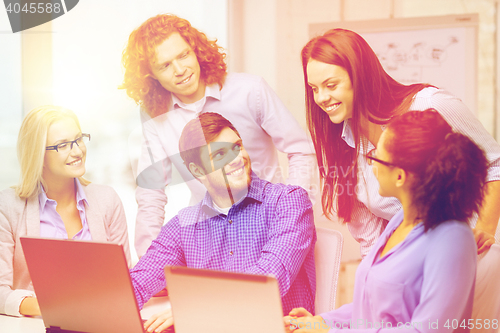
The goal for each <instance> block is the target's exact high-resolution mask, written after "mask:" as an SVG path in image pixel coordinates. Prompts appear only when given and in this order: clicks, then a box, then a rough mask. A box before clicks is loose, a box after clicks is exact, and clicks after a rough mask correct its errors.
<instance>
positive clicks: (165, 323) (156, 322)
mask: <svg viewBox="0 0 500 333" xmlns="http://www.w3.org/2000/svg"><path fill="white" fill-rule="evenodd" d="M172 325H174V317H173V316H172V308H168V309H166V310H165V311H162V312H158V313H155V314H154V315H152V316H151V317H150V318H149V319H148V320H146V322H145V323H144V329H145V330H146V331H147V332H162V331H164V330H166V329H167V328H169V327H171V326H172Z"/></svg>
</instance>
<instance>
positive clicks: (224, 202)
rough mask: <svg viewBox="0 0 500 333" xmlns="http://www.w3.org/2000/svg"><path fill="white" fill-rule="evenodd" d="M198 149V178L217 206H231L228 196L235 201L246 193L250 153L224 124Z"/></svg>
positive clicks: (249, 170) (248, 180)
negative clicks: (217, 132) (220, 129)
mask: <svg viewBox="0 0 500 333" xmlns="http://www.w3.org/2000/svg"><path fill="white" fill-rule="evenodd" d="M200 153H201V163H202V165H201V168H202V170H201V171H200V172H201V173H202V174H203V175H202V176H201V177H198V178H199V179H200V181H201V182H202V183H203V185H205V187H206V188H207V191H208V192H209V193H210V196H211V197H212V199H213V200H214V201H215V202H216V204H217V205H218V206H219V207H222V208H224V207H229V206H231V205H232V204H233V202H231V200H230V196H232V198H233V201H234V202H236V201H238V200H239V199H240V198H242V197H243V196H245V195H246V194H247V192H248V187H249V186H250V181H251V176H250V174H251V172H252V169H251V163H250V157H249V156H248V153H247V151H246V150H245V148H244V147H243V144H242V141H241V138H240V137H239V136H238V135H237V134H236V133H235V132H234V131H233V130H232V129H230V128H228V127H226V128H224V129H223V130H222V131H221V132H220V134H219V135H218V136H217V137H216V138H215V139H214V140H213V141H212V142H210V143H209V144H208V145H207V146H205V147H202V148H201V149H200ZM192 166H193V163H191V164H190V167H192Z"/></svg>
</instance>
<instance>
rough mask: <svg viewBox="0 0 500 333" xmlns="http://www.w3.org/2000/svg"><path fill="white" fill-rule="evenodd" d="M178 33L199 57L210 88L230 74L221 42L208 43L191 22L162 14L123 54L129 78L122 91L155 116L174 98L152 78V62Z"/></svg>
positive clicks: (133, 38)
mask: <svg viewBox="0 0 500 333" xmlns="http://www.w3.org/2000/svg"><path fill="white" fill-rule="evenodd" d="M174 32H178V33H179V34H180V35H181V37H182V38H183V39H184V40H185V41H186V43H188V44H189V46H190V47H191V48H192V49H193V51H194V53H195V54H196V58H197V59H198V62H199V64H200V72H201V74H200V75H201V77H200V80H203V81H204V82H205V84H207V85H209V84H212V83H216V82H217V83H218V84H219V85H220V86H222V85H223V83H224V80H225V78H226V75H227V72H226V68H227V66H226V63H225V58H226V54H225V53H224V50H223V48H222V47H220V46H218V45H217V40H213V41H211V40H208V38H207V36H206V35H205V34H204V33H202V32H200V31H199V30H197V29H195V28H193V27H192V26H191V24H190V23H189V21H188V20H185V19H182V18H180V17H177V16H175V15H172V14H160V15H157V16H155V17H152V18H150V19H148V20H147V21H146V22H144V23H143V24H142V25H141V26H140V27H139V28H137V29H136V30H134V31H133V32H132V33H131V34H130V37H129V40H128V44H127V47H126V48H125V50H124V51H123V56H122V63H123V66H124V67H125V78H124V81H123V84H122V85H121V86H120V88H122V89H123V88H124V89H126V90H127V95H128V96H129V97H131V98H133V99H134V100H135V102H136V103H138V104H140V105H141V106H143V107H144V109H145V111H146V112H147V113H148V114H149V115H150V116H151V117H156V116H158V115H160V114H163V113H165V112H167V107H168V102H169V101H170V98H171V96H170V92H169V91H167V90H165V88H163V86H162V85H161V84H160V83H159V82H158V81H157V80H156V79H155V78H154V77H153V76H152V72H151V68H150V62H151V60H152V59H154V58H155V57H156V47H157V46H158V45H160V44H161V43H163V42H164V41H165V39H167V38H168V37H169V36H170V35H171V34H172V33H174Z"/></svg>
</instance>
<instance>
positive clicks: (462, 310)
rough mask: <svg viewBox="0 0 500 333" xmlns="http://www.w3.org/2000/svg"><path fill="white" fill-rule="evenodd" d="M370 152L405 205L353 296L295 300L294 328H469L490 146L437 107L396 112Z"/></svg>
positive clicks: (360, 274) (386, 192)
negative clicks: (322, 301) (323, 307)
mask: <svg viewBox="0 0 500 333" xmlns="http://www.w3.org/2000/svg"><path fill="white" fill-rule="evenodd" d="M366 157H367V159H368V161H370V163H372V165H373V168H372V170H373V174H374V176H375V177H376V179H377V180H378V183H379V184H380V186H379V189H378V192H379V194H380V195H381V196H382V197H394V198H396V199H398V200H399V202H401V205H402V207H403V209H402V210H401V211H400V212H398V213H397V214H396V215H395V216H394V217H393V218H392V219H391V220H390V222H389V223H388V225H387V227H386V228H385V230H384V231H383V232H382V234H381V235H380V237H379V238H378V240H377V241H376V242H375V244H374V246H373V248H372V249H371V251H370V252H369V253H368V255H367V256H366V257H365V258H364V259H363V260H362V261H361V263H360V265H359V267H358V269H357V271H356V280H355V284H354V297H353V303H350V304H346V305H344V306H342V307H340V308H338V309H336V310H334V311H331V312H329V313H323V314H321V315H319V316H314V317H313V316H312V314H310V313H309V312H307V311H306V310H305V309H303V308H299V309H293V310H292V311H291V312H290V316H288V317H285V325H286V327H287V329H288V330H289V331H294V332H296V333H303V332H307V333H319V332H330V333H332V332H337V329H342V328H343V329H356V330H359V332H389V330H391V331H392V330H398V331H399V330H403V331H404V332H415V333H416V332H419V333H422V332H429V333H430V332H444V331H454V330H455V329H458V330H457V331H464V332H465V331H467V332H468V329H470V328H472V327H471V321H470V320H469V319H470V318H471V313H472V304H473V296H474V281H475V274H476V257H477V255H476V244H475V240H474V236H473V233H472V230H471V228H470V226H469V225H468V223H467V220H468V219H470V217H471V216H472V215H473V214H475V213H478V212H479V210H480V207H481V203H482V202H483V197H484V189H485V187H484V185H485V183H486V180H487V174H488V161H487V159H486V156H485V153H484V152H483V151H482V150H481V148H479V147H478V145H477V144H475V143H474V142H473V141H472V140H471V139H469V138H468V137H467V136H465V135H463V134H460V133H456V132H454V131H453V130H452V127H451V126H450V125H449V124H448V123H447V122H446V121H445V120H444V119H443V117H442V116H441V115H440V114H439V113H438V112H436V111H435V110H432V109H431V110H426V111H411V112H407V113H405V114H403V115H402V116H399V117H396V118H395V119H394V120H393V121H391V122H390V123H389V124H388V126H387V129H386V130H385V131H384V132H383V133H382V134H381V136H380V139H379V140H378V143H377V149H376V151H375V153H371V154H370V155H368V156H366ZM492 319H493V318H489V319H488V321H489V323H488V325H489V326H491V327H493V326H492V325H497V327H498V321H497V322H496V324H495V323H494V322H493V321H492ZM472 326H473V327H474V324H472ZM457 331H456V332H457Z"/></svg>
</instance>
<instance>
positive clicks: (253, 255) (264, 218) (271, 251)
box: [130, 113, 316, 331]
mask: <svg viewBox="0 0 500 333" xmlns="http://www.w3.org/2000/svg"><path fill="white" fill-rule="evenodd" d="M179 151H180V152H181V153H180V154H181V157H182V159H183V160H184V163H185V165H186V167H187V168H188V169H189V171H190V172H191V174H192V175H193V176H194V177H195V178H196V179H198V180H199V181H200V182H201V183H202V184H203V185H204V186H205V187H206V189H207V194H206V195H205V198H204V199H203V200H202V201H201V202H200V203H198V204H197V205H195V206H191V207H187V208H184V209H183V210H181V211H180V212H179V214H178V215H177V216H175V217H174V218H173V219H172V220H171V221H170V222H168V223H167V224H165V225H164V226H163V227H162V229H161V232H160V234H159V235H158V238H156V240H154V241H153V242H152V244H151V246H150V247H149V249H148V250H147V252H146V254H145V255H144V256H143V257H142V258H141V259H140V261H139V262H138V263H137V265H136V266H135V267H134V268H132V269H131V271H130V274H131V277H132V282H133V285H134V290H135V294H136V298H137V301H138V304H139V307H140V308H142V306H143V304H144V303H146V302H147V301H148V300H149V299H150V298H151V297H152V296H153V295H154V294H156V293H157V292H159V291H160V290H162V289H163V288H165V278H164V270H163V268H164V267H165V266H166V265H169V266H187V267H194V268H204V269H214V270H223V271H231V272H244V273H251V274H252V273H253V274H273V275H274V276H275V277H276V279H277V280H278V285H279V290H280V294H281V300H282V304H283V313H284V314H288V313H289V311H290V310H291V309H293V308H296V307H299V306H300V307H304V308H306V309H307V310H309V311H310V312H311V313H314V296H315V292H316V275H315V270H314V245H315V243H316V231H315V228H314V221H313V211H312V205H311V202H310V200H309V198H308V195H307V192H306V191H305V190H304V189H302V188H301V187H299V186H292V185H284V184H272V183H270V182H267V181H265V180H262V179H259V178H258V177H257V176H256V175H255V174H254V173H253V172H252V169H251V163H250V158H249V157H248V154H247V152H246V150H245V148H244V147H243V143H242V140H241V138H240V135H239V133H238V131H237V130H236V129H235V128H234V126H233V125H232V124H231V123H230V122H229V121H228V120H227V119H225V118H224V117H223V116H221V115H219V114H216V113H203V114H201V115H199V116H198V117H197V118H195V119H193V120H191V121H190V122H188V124H187V125H186V127H185V128H184V130H183V131H182V134H181V137H180V141H179ZM172 324H173V318H172V314H171V312H170V309H169V310H166V311H165V312H161V313H159V314H157V315H154V316H152V317H151V318H150V319H149V320H148V321H147V322H146V323H145V328H146V329H147V330H148V331H153V330H156V331H161V330H164V329H166V328H167V327H169V326H171V325H172Z"/></svg>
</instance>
